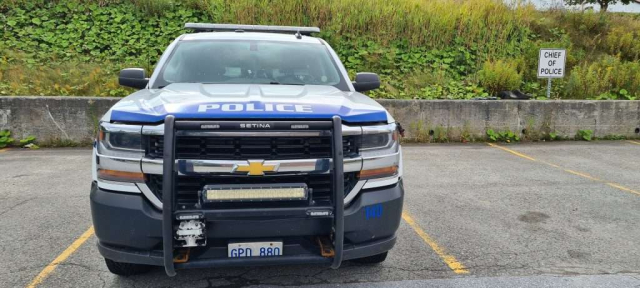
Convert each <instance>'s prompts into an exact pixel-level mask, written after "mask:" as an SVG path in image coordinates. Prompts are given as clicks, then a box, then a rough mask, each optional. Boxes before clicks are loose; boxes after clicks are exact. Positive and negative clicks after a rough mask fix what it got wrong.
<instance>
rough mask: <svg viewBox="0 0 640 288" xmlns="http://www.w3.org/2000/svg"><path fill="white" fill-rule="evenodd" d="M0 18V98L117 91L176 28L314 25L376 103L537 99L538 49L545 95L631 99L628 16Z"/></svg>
mask: <svg viewBox="0 0 640 288" xmlns="http://www.w3.org/2000/svg"><path fill="white" fill-rule="evenodd" d="M0 12H1V13H2V15H1V16H0V24H1V25H2V26H3V27H4V28H5V29H4V30H0V36H2V37H1V38H0V39H2V40H0V47H3V48H2V49H1V50H0V95H97V96H124V95H127V94H128V93H130V92H131V90H127V89H123V88H121V87H118V86H117V83H116V77H117V71H118V70H119V69H121V68H126V67H128V66H137V67H145V68H146V69H147V70H148V71H151V70H152V68H153V67H152V65H150V64H149V63H155V62H156V61H157V59H158V57H159V55H160V54H161V53H162V51H163V50H164V48H165V47H166V46H167V45H168V44H169V42H170V41H171V40H172V39H174V38H175V37H176V36H177V35H179V34H182V33H184V32H185V31H183V30H182V29H181V27H182V25H183V23H184V22H187V21H200V22H217V23H242V24H265V25H304V26H318V27H321V28H322V31H323V32H322V33H320V35H319V36H320V37H322V38H324V39H326V40H327V41H328V42H329V43H330V44H331V45H332V47H333V48H334V49H335V50H336V52H337V53H338V54H339V56H340V57H341V59H342V60H343V62H344V64H345V66H346V68H347V70H348V72H349V74H350V75H353V74H354V73H355V72H359V71H372V72H376V73H378V74H380V76H381V78H382V80H383V82H384V83H383V87H382V89H380V90H378V91H374V92H372V93H371V94H370V95H371V96H373V97H377V98H419V99H470V98H475V97H486V96H489V94H495V93H497V92H498V90H501V89H506V88H508V89H514V88H515V89H521V90H523V91H524V92H526V93H529V94H532V95H533V96H534V97H538V96H544V94H545V87H546V85H545V83H544V81H541V80H539V79H537V77H536V67H537V54H538V50H539V49H540V48H548V47H556V48H566V49H568V59H567V70H568V71H569V75H568V76H567V77H566V78H565V79H561V80H556V81H554V90H553V96H554V98H563V99H564V98H566V99H584V98H593V99H639V97H640V82H638V80H637V79H640V68H639V67H640V63H639V61H638V59H639V57H640V19H639V18H638V16H636V15H623V14H615V13H591V12H585V13H576V12H566V11H560V10H551V11H536V10H535V9H534V8H533V6H531V5H522V4H521V5H515V6H513V7H510V6H508V5H505V4H504V2H503V1H501V0H429V1H424V0H307V1H301V0H184V1H176V0H70V1H61V0H54V1H47V0H6V1H3V2H2V3H0ZM3 44H4V45H3ZM505 63H506V64H508V66H509V67H508V68H509V69H506V70H505V69H503V68H504V67H505V65H503V64H505ZM513 71H517V73H518V74H519V76H518V77H510V78H505V76H501V75H505V74H504V73H505V72H509V73H510V72H513ZM503 79H507V80H508V82H509V83H508V84H507V85H500V83H502V82H504V81H503ZM594 79H602V81H594ZM496 81H498V82H500V83H497V82H496ZM621 91H622V92H621Z"/></svg>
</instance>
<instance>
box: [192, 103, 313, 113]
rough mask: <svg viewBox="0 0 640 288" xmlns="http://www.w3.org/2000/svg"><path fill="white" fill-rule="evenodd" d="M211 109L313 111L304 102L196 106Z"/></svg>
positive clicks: (233, 110) (225, 110)
mask: <svg viewBox="0 0 640 288" xmlns="http://www.w3.org/2000/svg"><path fill="white" fill-rule="evenodd" d="M212 110H220V111H223V112H240V111H244V112H274V111H275V112H294V113H313V110H312V109H311V105H305V104H282V103H278V104H274V103H265V104H264V105H259V104H258V105H257V104H255V103H247V104H242V103H226V104H202V105H200V106H198V112H207V111H212Z"/></svg>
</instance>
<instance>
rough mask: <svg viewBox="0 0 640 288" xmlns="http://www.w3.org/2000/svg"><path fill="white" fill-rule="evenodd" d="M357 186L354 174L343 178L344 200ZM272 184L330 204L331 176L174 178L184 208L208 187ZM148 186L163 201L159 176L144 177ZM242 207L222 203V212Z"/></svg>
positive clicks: (319, 202) (262, 204) (178, 197)
mask: <svg viewBox="0 0 640 288" xmlns="http://www.w3.org/2000/svg"><path fill="white" fill-rule="evenodd" d="M357 182H358V178H357V173H356V172H349V173H345V174H344V192H345V196H346V194H347V193H349V191H351V189H353V187H354V186H355V185H356V183H357ZM263 183H264V184H274V183H306V184H307V186H308V187H309V188H311V189H313V190H312V197H313V198H312V199H313V200H314V201H315V202H316V204H318V205H323V204H326V205H329V204H330V203H331V193H332V190H333V189H332V187H331V175H330V174H311V175H286V176H277V175H276V176H263V177H251V176H234V177H229V176H177V177H176V203H177V204H178V205H179V206H180V205H184V206H186V207H187V208H190V207H192V206H193V205H195V204H196V203H198V192H199V191H200V190H202V188H203V187H204V186H205V185H209V184H263ZM147 185H148V186H149V188H150V189H151V191H153V193H154V194H155V195H156V196H157V197H158V199H160V200H162V175H147ZM282 204H283V203H253V205H260V206H265V205H278V206H281V205H282ZM242 205H244V206H246V205H245V204H232V203H231V204H230V203H225V204H224V208H237V206H242Z"/></svg>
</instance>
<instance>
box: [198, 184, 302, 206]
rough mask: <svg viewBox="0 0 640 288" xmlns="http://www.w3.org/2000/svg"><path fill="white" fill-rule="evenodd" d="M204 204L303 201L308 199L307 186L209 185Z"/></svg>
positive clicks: (204, 193)
mask: <svg viewBox="0 0 640 288" xmlns="http://www.w3.org/2000/svg"><path fill="white" fill-rule="evenodd" d="M202 192H203V193H202V194H203V195H202V196H203V197H202V198H203V201H204V202H245V201H247V202H248V201H301V200H306V199H307V197H308V189H307V186H306V184H304V183H302V184H280V185H277V184H276V185H268V184H255V185H243V184H238V185H207V186H205V187H204V189H203V190H202Z"/></svg>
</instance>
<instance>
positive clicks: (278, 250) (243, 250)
mask: <svg viewBox="0 0 640 288" xmlns="http://www.w3.org/2000/svg"><path fill="white" fill-rule="evenodd" d="M228 251H229V258H239V257H270V256H282V242H277V241H273V242H248V243H229V244H228Z"/></svg>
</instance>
